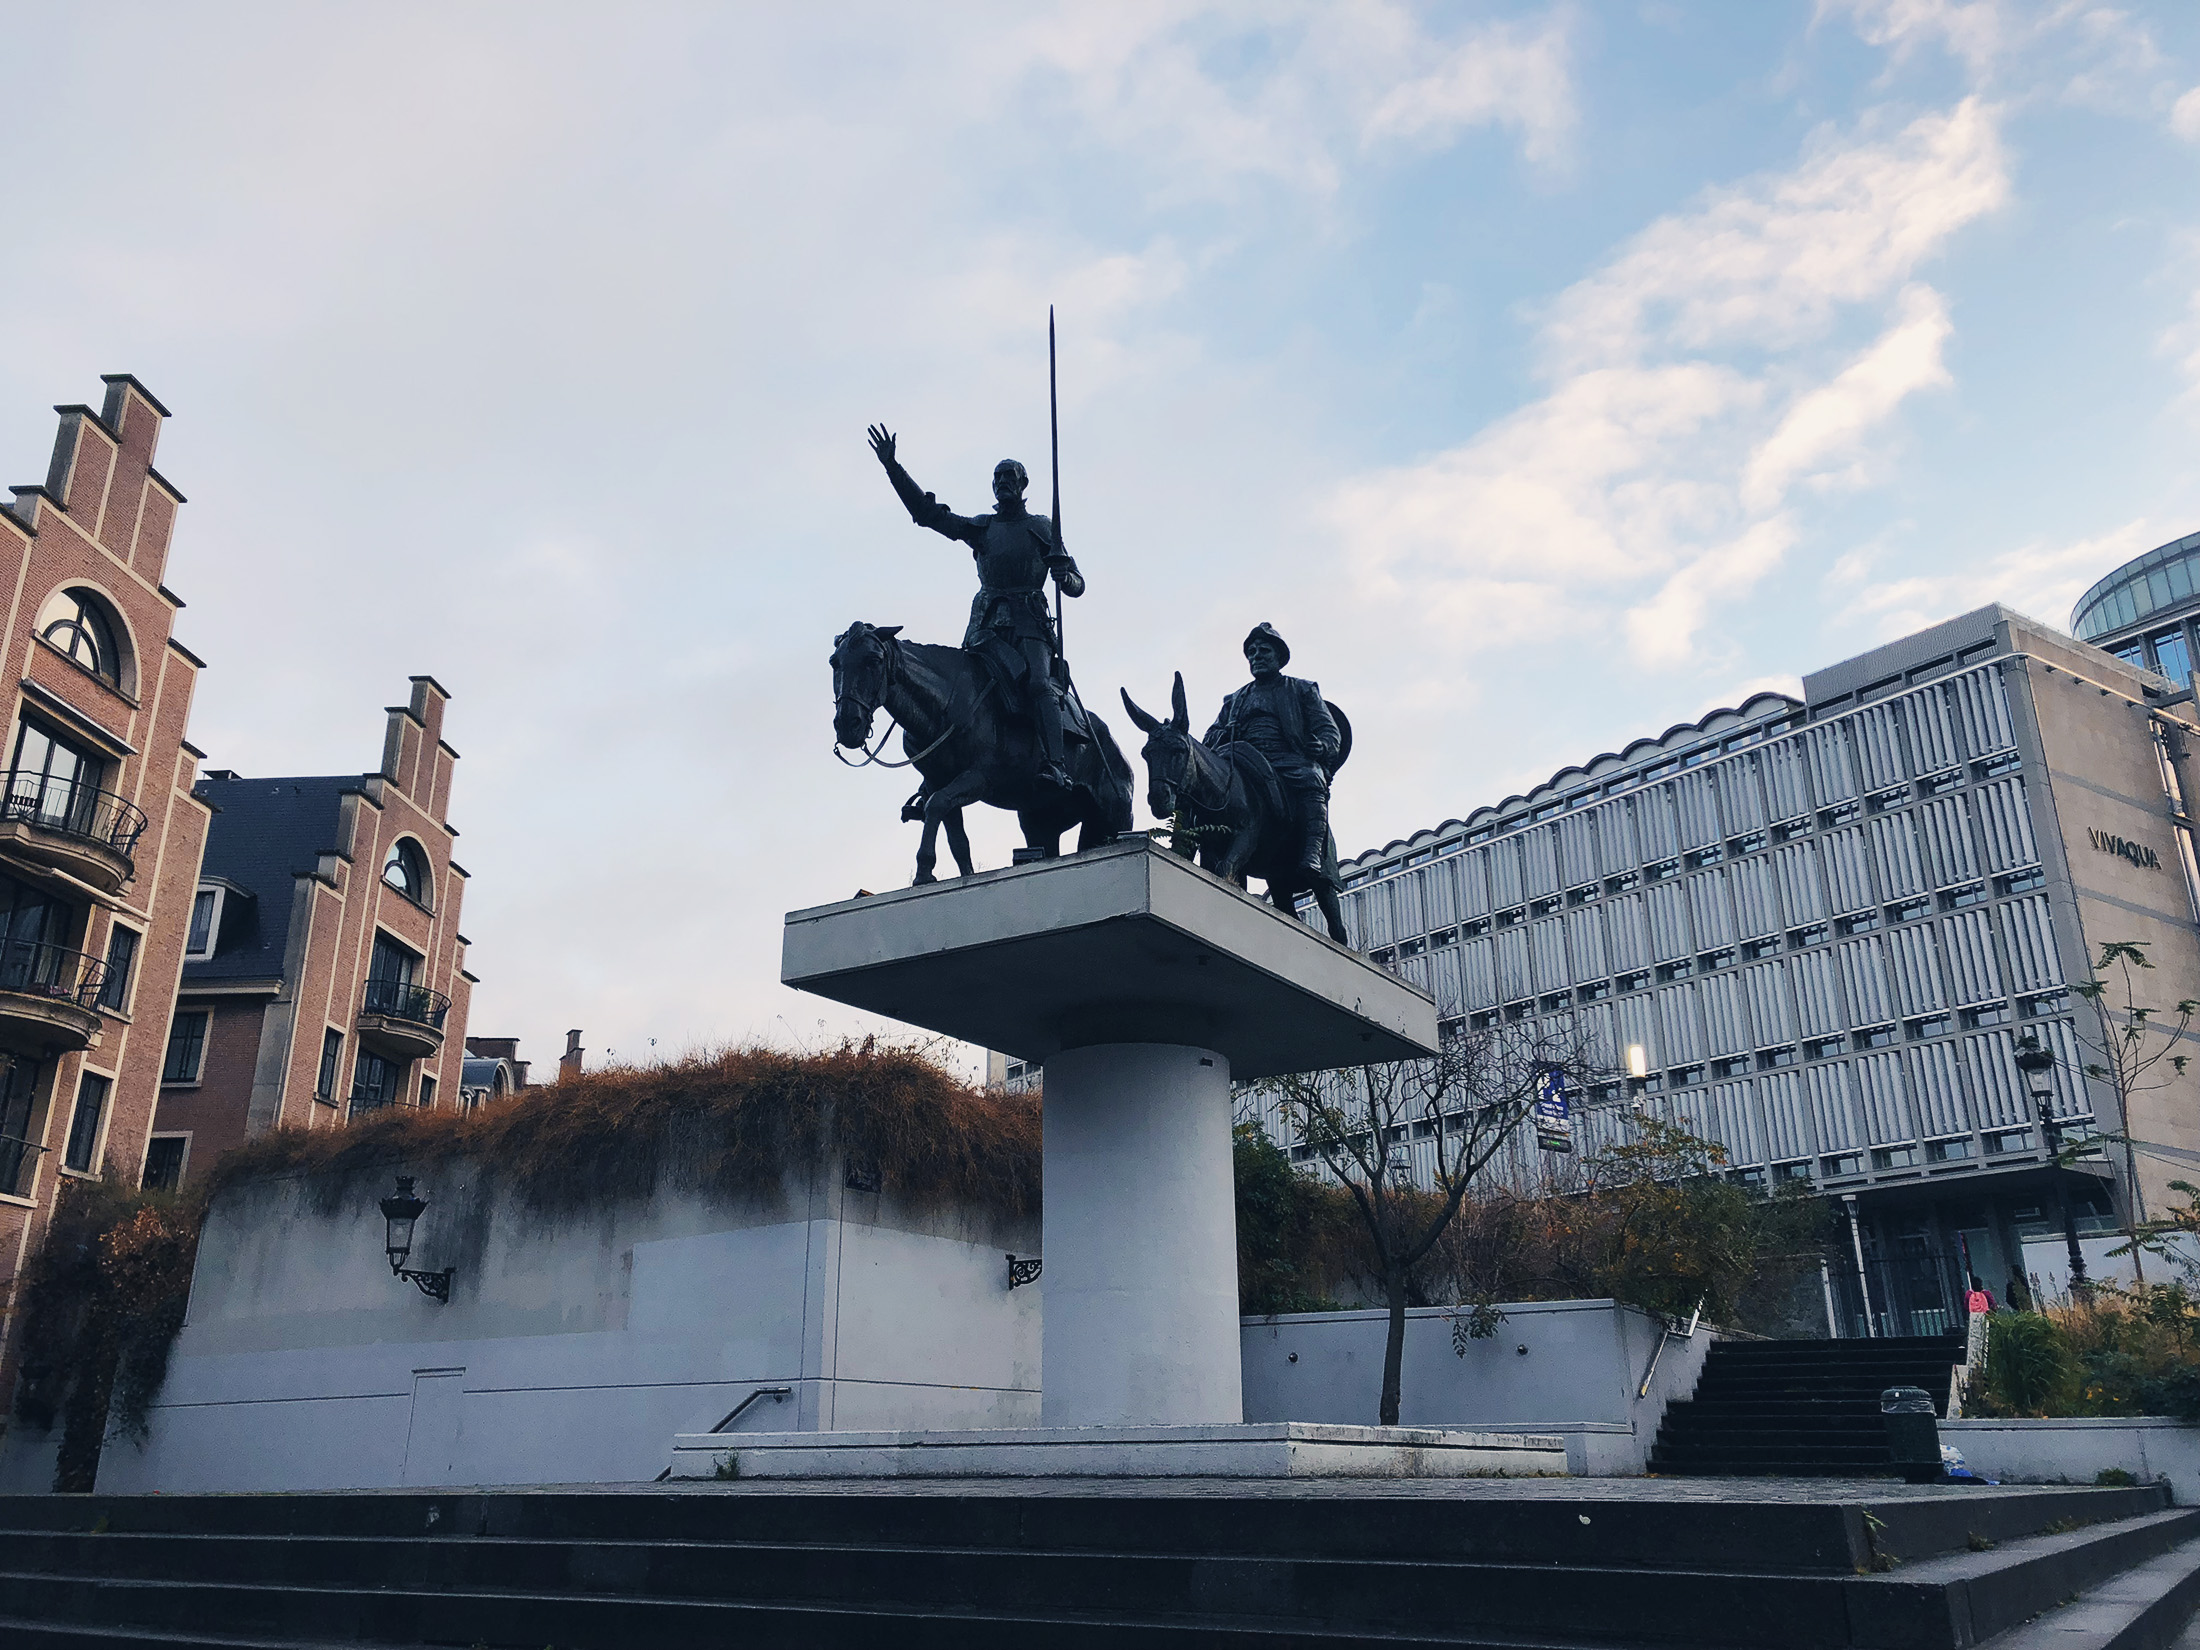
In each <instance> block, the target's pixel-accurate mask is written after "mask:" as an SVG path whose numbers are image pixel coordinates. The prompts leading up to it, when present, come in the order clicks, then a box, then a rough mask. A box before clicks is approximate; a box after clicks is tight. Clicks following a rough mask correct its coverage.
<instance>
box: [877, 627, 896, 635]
mask: <svg viewBox="0 0 2200 1650" xmlns="http://www.w3.org/2000/svg"><path fill="white" fill-rule="evenodd" d="M878 634H880V635H881V636H899V635H900V634H901V626H900V625H898V624H882V625H880V626H879V627H878Z"/></svg>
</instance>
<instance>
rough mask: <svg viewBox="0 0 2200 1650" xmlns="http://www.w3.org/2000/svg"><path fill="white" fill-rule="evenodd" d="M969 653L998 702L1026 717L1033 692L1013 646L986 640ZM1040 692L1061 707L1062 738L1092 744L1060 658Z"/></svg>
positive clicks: (1080, 704)
mask: <svg viewBox="0 0 2200 1650" xmlns="http://www.w3.org/2000/svg"><path fill="white" fill-rule="evenodd" d="M969 651H970V652H971V654H972V656H973V657H975V658H976V659H977V661H978V663H979V665H980V666H981V667H982V668H983V669H984V671H985V673H986V677H987V679H988V680H990V681H991V682H992V683H993V691H994V693H995V694H996V695H997V696H998V698H999V701H1000V703H1001V704H1002V705H1003V706H1004V707H1006V708H1007V709H1008V710H1010V711H1012V712H1013V713H1015V714H1016V715H1018V716H1029V715H1030V714H1031V701H1030V699H1029V698H1028V695H1029V694H1030V693H1031V692H1032V691H1033V685H1032V684H1031V683H1030V682H1028V681H1026V679H1025V678H1026V676H1027V675H1028V672H1027V671H1026V669H1025V667H1024V659H1023V655H1022V654H1021V653H1019V652H1018V651H1017V650H1016V649H1014V648H1013V647H1009V646H1007V645H1006V644H1004V643H1001V642H997V641H992V640H988V641H987V642H986V644H985V645H984V646H983V647H979V648H972V649H970V650H969ZM1039 691H1041V692H1046V693H1052V694H1053V695H1054V697H1055V702H1056V703H1058V704H1059V705H1060V706H1061V707H1062V737H1063V738H1064V739H1082V740H1084V741H1085V742H1086V743H1087V744H1090V743H1092V742H1093V740H1092V724H1091V722H1090V720H1089V719H1088V717H1087V715H1086V711H1085V704H1084V701H1083V700H1082V699H1080V698H1078V697H1077V686H1076V684H1075V683H1074V682H1072V681H1071V680H1070V676H1069V666H1068V664H1067V663H1065V662H1064V661H1063V660H1062V659H1061V658H1060V657H1059V656H1057V657H1056V658H1055V661H1054V669H1053V671H1052V672H1051V674H1050V675H1049V678H1048V680H1047V681H1046V682H1045V683H1044V684H1042V685H1041V686H1040V687H1039Z"/></svg>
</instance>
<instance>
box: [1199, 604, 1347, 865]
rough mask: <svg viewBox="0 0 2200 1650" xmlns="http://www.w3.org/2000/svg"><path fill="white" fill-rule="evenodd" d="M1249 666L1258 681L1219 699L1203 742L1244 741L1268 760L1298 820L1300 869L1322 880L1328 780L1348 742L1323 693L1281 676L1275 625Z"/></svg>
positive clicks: (1285, 649)
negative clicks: (1216, 710) (1344, 743)
mask: <svg viewBox="0 0 2200 1650" xmlns="http://www.w3.org/2000/svg"><path fill="white" fill-rule="evenodd" d="M1245 662H1246V664H1247V665H1248V666H1249V667H1250V668H1251V670H1252V672H1253V679H1252V680H1251V681H1250V682H1248V683H1246V684H1245V686H1243V687H1241V688H1239V689H1238V690H1237V692H1235V693H1233V694H1231V695H1230V696H1229V697H1228V698H1226V699H1224V700H1223V701H1222V710H1221V712H1220V714H1218V715H1217V716H1216V717H1215V725H1214V726H1213V727H1211V728H1209V729H1208V730H1207V738H1206V740H1205V741H1204V743H1205V744H1206V745H1207V747H1208V749H1210V750H1214V751H1223V750H1226V749H1228V747H1229V746H1231V745H1232V744H1236V743H1239V742H1243V743H1245V744H1248V745H1251V746H1252V747H1253V748H1254V749H1255V750H1257V751H1259V752H1260V753H1261V755H1263V756H1265V757H1267V758H1268V765H1269V766H1270V767H1271V768H1274V769H1275V770H1276V778H1277V779H1278V780H1279V781H1281V782H1282V785H1283V789H1284V794H1285V796H1286V797H1287V798H1288V799H1289V801H1290V802H1291V804H1292V806H1293V809H1294V811H1295V812H1296V813H1297V815H1298V823H1299V826H1300V830H1301V836H1300V839H1299V841H1298V843H1297V844H1296V848H1297V859H1298V865H1299V869H1301V870H1302V871H1305V872H1307V873H1308V874H1309V875H1310V876H1314V877H1317V878H1318V877H1320V876H1321V875H1322V874H1323V850H1324V849H1325V848H1326V847H1327V846H1328V843H1329V779H1330V775H1331V774H1332V773H1333V772H1335V770H1336V768H1337V764H1338V760H1339V756H1340V753H1341V751H1342V749H1343V738H1342V736H1341V735H1340V734H1339V733H1338V731H1337V723H1336V720H1335V718H1333V717H1332V716H1331V715H1330V714H1329V706H1328V705H1327V704H1326V703H1324V701H1323V699H1322V690H1321V688H1320V687H1319V686H1317V685H1316V684H1315V683H1313V682H1309V681H1307V680H1306V679H1305V678H1303V677H1298V676H1286V675H1284V674H1283V667H1284V666H1285V665H1287V664H1289V663H1290V662H1291V646H1290V644H1289V643H1288V642H1286V641H1285V640H1284V639H1283V638H1282V637H1281V636H1279V635H1278V634H1277V633H1276V627H1275V626H1274V625H1272V624H1269V623H1268V622H1267V621H1266V620H1263V621H1262V622H1261V623H1259V624H1257V625H1255V626H1254V627H1253V629H1252V633H1251V634H1250V635H1248V636H1247V637H1246V638H1245Z"/></svg>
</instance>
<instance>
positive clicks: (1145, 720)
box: [1115, 688, 1161, 736]
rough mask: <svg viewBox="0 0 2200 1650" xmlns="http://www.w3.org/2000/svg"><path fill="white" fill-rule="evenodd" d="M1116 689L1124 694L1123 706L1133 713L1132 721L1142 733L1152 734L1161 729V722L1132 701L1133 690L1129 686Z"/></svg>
mask: <svg viewBox="0 0 2200 1650" xmlns="http://www.w3.org/2000/svg"><path fill="white" fill-rule="evenodd" d="M1115 691H1116V692H1118V693H1120V694H1121V695H1122V696H1123V708H1124V709H1125V710H1127V711H1129V712H1130V713H1131V721H1132V723H1133V724H1134V725H1135V726H1136V727H1137V729H1138V731H1139V732H1140V733H1143V734H1147V735H1149V736H1150V735H1153V734H1156V733H1159V732H1160V731H1161V724H1160V723H1159V722H1157V721H1155V720H1154V719H1153V718H1152V717H1151V716H1148V715H1147V714H1146V713H1145V712H1144V711H1142V710H1140V709H1139V708H1138V706H1137V705H1136V704H1134V703H1132V701H1131V692H1130V689H1129V688H1117V689H1116V690H1115Z"/></svg>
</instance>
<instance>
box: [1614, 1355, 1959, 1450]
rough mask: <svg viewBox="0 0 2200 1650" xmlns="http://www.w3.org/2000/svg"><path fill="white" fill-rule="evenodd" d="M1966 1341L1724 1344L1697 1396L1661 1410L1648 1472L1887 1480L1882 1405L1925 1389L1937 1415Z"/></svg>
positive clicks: (1708, 1360) (1707, 1364)
mask: <svg viewBox="0 0 2200 1650" xmlns="http://www.w3.org/2000/svg"><path fill="white" fill-rule="evenodd" d="M1962 1361H1963V1337H1962V1336H1961V1335H1959V1334H1951V1335H1920V1336H1912V1337H1905V1338H1902V1339H1882V1340H1860V1341H1721V1342H1719V1343H1718V1344H1717V1345H1716V1346H1713V1347H1712V1348H1711V1350H1710V1352H1709V1354H1708V1355H1707V1356H1706V1357H1705V1359H1704V1366H1703V1374H1702V1375H1701V1376H1700V1377H1699V1378H1698V1380H1697V1382H1696V1391H1695V1395H1694V1397H1692V1398H1689V1399H1685V1400H1682V1401H1680V1402H1676V1403H1673V1404H1669V1405H1667V1406H1666V1411H1665V1421H1664V1424H1663V1425H1662V1426H1660V1427H1659V1428H1658V1436H1657V1439H1656V1441H1655V1443H1654V1444H1653V1445H1652V1447H1651V1452H1650V1470H1651V1471H1652V1472H1654V1473H1661V1474H1667V1475H1673V1476H1694V1477H1705V1476H1717V1477H1731V1476H1778V1477H1837V1478H1867V1477H1872V1476H1874V1475H1876V1474H1880V1473H1890V1474H1891V1473H1893V1472H1894V1470H1895V1468H1894V1458H1893V1456H1892V1455H1891V1454H1890V1453H1889V1452H1888V1449H1887V1441H1886V1430H1885V1427H1884V1426H1883V1424H1882V1423H1881V1421H1880V1418H1879V1395H1880V1393H1881V1392H1883V1391H1885V1390H1886V1389H1887V1388H1888V1387H1890V1386H1917V1387H1923V1388H1924V1389H1925V1390H1926V1391H1927V1392H1929V1393H1931V1394H1932V1397H1933V1408H1934V1410H1935V1412H1936V1413H1939V1414H1942V1415H1945V1414H1946V1413H1947V1407H1948V1375H1949V1371H1950V1370H1951V1369H1953V1368H1954V1366H1955V1365H1957V1364H1959V1363H1961V1362H1962Z"/></svg>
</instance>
